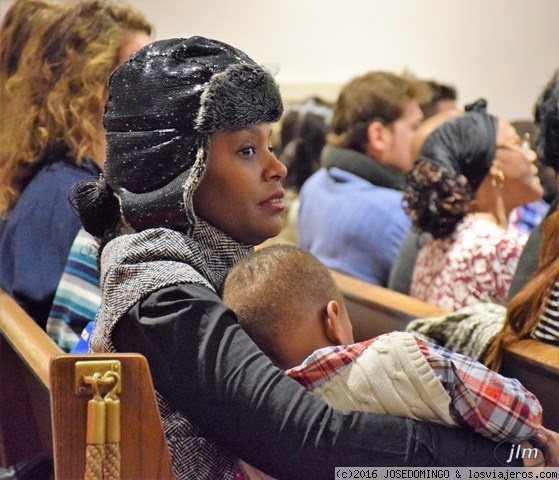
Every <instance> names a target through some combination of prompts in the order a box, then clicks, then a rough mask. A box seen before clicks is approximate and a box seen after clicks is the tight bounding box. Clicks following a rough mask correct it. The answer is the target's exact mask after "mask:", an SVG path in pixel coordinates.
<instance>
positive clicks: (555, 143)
mask: <svg viewBox="0 0 559 480" xmlns="http://www.w3.org/2000/svg"><path fill="white" fill-rule="evenodd" d="M534 121H535V123H536V125H537V126H538V127H539V133H538V135H537V136H536V141H535V147H536V152H537V154H538V157H539V158H540V159H541V161H542V163H543V164H544V165H547V166H549V167H551V168H553V169H554V170H555V171H556V172H558V171H559V135H557V134H556V133H557V132H559V70H557V71H556V72H555V73H554V74H553V76H552V77H551V79H550V80H549V82H548V83H547V85H546V86H545V88H544V90H543V92H542V93H541V94H540V96H539V98H538V100H537V101H536V105H535V106H534Z"/></svg>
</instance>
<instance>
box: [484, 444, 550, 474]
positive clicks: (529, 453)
mask: <svg viewBox="0 0 559 480" xmlns="http://www.w3.org/2000/svg"><path fill="white" fill-rule="evenodd" d="M494 453H495V458H496V459H497V461H498V462H499V463H500V464H501V465H504V466H505V467H510V466H512V465H517V464H518V462H519V461H520V462H525V461H530V466H533V467H536V466H538V465H542V464H544V463H545V461H546V460H547V457H548V456H549V448H547V445H546V444H545V443H543V442H542V441H540V440H538V439H537V438H532V437H525V438H514V439H509V440H503V441H502V442H501V443H499V444H498V445H497V446H496V447H495V451H494ZM536 460H537V461H536ZM534 462H535V463H534Z"/></svg>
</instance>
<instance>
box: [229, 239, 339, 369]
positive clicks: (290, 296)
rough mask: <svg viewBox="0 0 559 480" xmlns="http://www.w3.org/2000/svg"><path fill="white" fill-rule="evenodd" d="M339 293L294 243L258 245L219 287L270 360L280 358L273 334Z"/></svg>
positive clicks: (281, 332)
mask: <svg viewBox="0 0 559 480" xmlns="http://www.w3.org/2000/svg"><path fill="white" fill-rule="evenodd" d="M330 300H336V301H337V302H338V303H340V305H343V297H342V294H341V292H340V291H339V289H338V287H337V286H336V283H335V282H334V279H333V278H332V275H331V274H330V271H329V270H328V268H327V267H326V266H325V265H324V264H323V263H322V262H320V261H319V260H318V259H317V258H316V257H315V256H314V255H312V254H311V253H310V252H308V251H307V250H304V249H302V248H300V247H297V246H295V245H288V244H277V245H273V246H270V247H266V248H262V249H260V250H257V251H255V252H254V253H253V254H251V255H249V256H247V257H245V258H243V259H242V260H240V261H239V262H238V263H237V264H236V265H235V266H233V268H232V269H231V270H230V272H229V275H228V276H227V278H226V280H225V283H224V286H223V301H224V302H225V303H226V304H227V305H228V306H229V307H231V308H232V309H233V311H234V312H235V313H236V314H237V317H238V320H239V323H240V324H241V326H242V327H243V328H244V329H245V330H246V331H247V333H248V334H249V335H250V336H251V337H252V339H253V340H254V341H255V343H256V344H257V345H258V346H259V347H260V348H261V350H262V351H263V352H264V353H265V354H266V355H268V357H270V358H271V359H272V361H274V362H275V363H280V362H281V352H280V351H279V342H278V338H279V337H280V336H283V335H289V334H290V333H292V332H293V331H294V330H295V329H296V328H297V327H298V326H300V324H301V322H303V321H304V320H305V319H307V318H309V316H311V315H318V314H320V313H321V312H322V311H324V312H325V311H326V305H327V303H328V302H329V301H330Z"/></svg>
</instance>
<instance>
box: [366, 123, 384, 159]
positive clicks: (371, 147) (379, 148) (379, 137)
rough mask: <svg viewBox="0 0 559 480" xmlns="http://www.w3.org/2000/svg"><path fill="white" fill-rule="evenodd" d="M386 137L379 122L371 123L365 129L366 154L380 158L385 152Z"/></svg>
mask: <svg viewBox="0 0 559 480" xmlns="http://www.w3.org/2000/svg"><path fill="white" fill-rule="evenodd" d="M386 135H387V131H386V127H385V126H384V125H383V124H382V123H381V122H379V121H378V120H376V121H374V122H371V123H370V124H369V126H368V127H367V153H368V154H370V155H373V156H374V157H377V156H380V155H381V154H382V152H384V151H385V150H386V142H387V138H386Z"/></svg>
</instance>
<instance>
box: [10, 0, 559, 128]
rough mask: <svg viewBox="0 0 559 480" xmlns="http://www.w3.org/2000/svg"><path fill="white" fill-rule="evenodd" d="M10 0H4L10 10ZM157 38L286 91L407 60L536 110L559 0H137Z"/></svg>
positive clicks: (557, 51) (509, 110)
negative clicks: (253, 71) (259, 75)
mask: <svg viewBox="0 0 559 480" xmlns="http://www.w3.org/2000/svg"><path fill="white" fill-rule="evenodd" d="M11 3H12V0H0V7H1V8H2V9H3V11H5V9H6V8H7V6H8V5H10V4H11ZM130 3H132V4H133V5H135V6H137V7H138V8H140V9H141V10H143V11H144V12H145V13H146V14H147V15H148V17H149V18H150V20H151V21H152V22H153V23H154V24H155V26H156V29H157V38H158V39H160V38H168V37H175V36H189V35H194V34H200V35H205V36H209V37H213V38H217V39H220V40H223V41H226V42H228V43H231V44H233V45H235V46H237V47H239V48H241V49H243V50H245V51H246V52H247V53H248V54H249V55H250V56H252V57H253V58H254V59H255V60H257V61H259V62H263V63H278V64H279V66H280V72H279V74H278V76H277V79H278V81H279V82H280V84H281V85H282V90H283V92H284V95H285V96H286V97H287V98H293V97H294V96H300V95H304V94H306V93H313V92H314V91H318V93H322V94H324V95H325V96H328V97H334V96H335V94H336V92H337V88H338V87H339V85H340V84H343V83H344V82H346V81H347V80H349V79H350V78H351V77H353V76H355V75H357V74H360V73H363V72H365V71H368V70H378V69H387V70H392V71H395V72H402V71H403V70H404V69H408V70H409V71H411V72H412V73H414V74H416V75H417V76H420V77H424V78H435V79H438V80H440V81H442V82H446V83H450V84H454V85H455V86H456V87H457V88H458V90H459V96H460V101H461V102H462V103H464V102H468V101H471V100H473V99H475V98H477V97H479V96H484V97H485V98H487V99H488V101H489V105H490V110H491V111H492V112H493V113H496V114H498V115H502V116H505V117H507V118H509V119H511V120H514V119H519V118H526V117H531V112H532V106H533V103H534V100H535V98H536V96H537V95H538V93H539V91H540V90H541V88H542V87H543V85H544V84H545V83H546V81H547V80H548V78H549V77H550V76H551V74H552V72H553V71H554V69H555V68H556V67H559V28H557V20H558V19H559V0H345V1H335V0H281V1H276V2H273V3H272V2H270V1H269V0H130Z"/></svg>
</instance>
